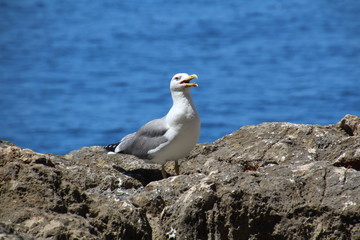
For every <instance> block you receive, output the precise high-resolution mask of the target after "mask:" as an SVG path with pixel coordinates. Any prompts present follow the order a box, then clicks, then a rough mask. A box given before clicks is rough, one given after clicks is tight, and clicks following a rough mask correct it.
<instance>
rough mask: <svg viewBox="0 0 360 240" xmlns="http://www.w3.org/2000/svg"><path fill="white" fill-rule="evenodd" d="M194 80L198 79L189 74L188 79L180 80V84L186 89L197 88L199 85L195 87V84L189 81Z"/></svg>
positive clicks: (194, 75)
mask: <svg viewBox="0 0 360 240" xmlns="http://www.w3.org/2000/svg"><path fill="white" fill-rule="evenodd" d="M194 78H196V79H198V76H197V75H196V74H191V75H189V77H188V78H187V79H185V80H182V81H181V82H180V84H183V83H184V84H185V85H186V86H187V87H198V86H199V85H197V83H191V82H190V81H191V80H193V79H194Z"/></svg>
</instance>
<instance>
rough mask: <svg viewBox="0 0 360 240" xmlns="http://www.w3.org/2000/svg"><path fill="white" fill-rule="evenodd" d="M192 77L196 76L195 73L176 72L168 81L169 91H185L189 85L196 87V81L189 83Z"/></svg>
mask: <svg viewBox="0 0 360 240" xmlns="http://www.w3.org/2000/svg"><path fill="white" fill-rule="evenodd" d="M194 78H198V76H197V75H196V74H192V75H188V74H187V73H177V74H175V75H174V76H173V77H172V79H171V81H170V89H171V91H181V92H183V91H185V90H188V89H190V88H191V87H197V86H198V85H197V84H196V83H191V82H190V81H191V80H192V79H194Z"/></svg>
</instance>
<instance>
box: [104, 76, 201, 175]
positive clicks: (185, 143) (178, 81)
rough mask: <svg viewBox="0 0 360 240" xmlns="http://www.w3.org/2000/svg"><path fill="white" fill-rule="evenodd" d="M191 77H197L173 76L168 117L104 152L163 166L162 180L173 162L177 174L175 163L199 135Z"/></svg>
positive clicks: (125, 138) (192, 77) (198, 122)
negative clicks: (168, 164) (128, 156)
mask: <svg viewBox="0 0 360 240" xmlns="http://www.w3.org/2000/svg"><path fill="white" fill-rule="evenodd" d="M194 78H197V75H195V74H193V75H188V74H186V73H178V74H176V75H175V76H174V77H173V78H172V79H171V81H170V91H171V96H172V100H173V106H172V107H171V109H170V110H169V112H168V114H166V115H165V116H164V117H162V118H160V119H155V120H152V121H150V122H148V123H147V124H145V125H144V126H142V127H141V128H140V129H139V130H138V131H137V132H135V133H132V134H129V135H127V136H125V137H124V138H123V139H122V140H121V141H120V142H119V143H116V144H110V145H108V146H106V147H105V149H107V150H108V151H110V152H113V153H125V154H131V155H134V156H137V157H138V158H141V159H143V160H145V161H146V162H148V163H159V164H162V173H163V176H164V177H165V176H166V172H165V170H164V164H165V163H166V162H167V161H175V171H176V173H177V174H179V167H178V164H177V160H178V159H180V158H182V157H185V156H186V155H188V154H189V153H190V151H191V150H192V149H193V148H194V146H195V145H196V143H197V141H198V139H199V136H200V118H199V115H198V112H197V110H196V108H195V105H194V102H193V100H192V98H191V95H190V89H191V87H197V86H198V85H197V84H196V83H190V81H191V80H192V79H194ZM110 152H109V153H110Z"/></svg>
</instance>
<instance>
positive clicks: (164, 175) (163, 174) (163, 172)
mask: <svg viewBox="0 0 360 240" xmlns="http://www.w3.org/2000/svg"><path fill="white" fill-rule="evenodd" d="M164 166H165V164H163V165H161V174H162V176H163V178H166V177H167V173H166V171H165V167H164Z"/></svg>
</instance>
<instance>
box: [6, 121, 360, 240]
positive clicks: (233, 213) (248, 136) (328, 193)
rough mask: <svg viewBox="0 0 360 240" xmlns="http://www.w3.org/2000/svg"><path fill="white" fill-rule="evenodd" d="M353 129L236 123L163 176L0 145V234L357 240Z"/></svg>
mask: <svg viewBox="0 0 360 240" xmlns="http://www.w3.org/2000/svg"><path fill="white" fill-rule="evenodd" d="M359 125H360V120H359V118H357V117H355V116H350V115H347V116H345V118H344V119H342V120H341V121H340V122H339V123H337V124H335V125H330V126H326V127H325V126H317V125H299V124H291V123H264V124H260V125H256V126H245V127H243V128H241V129H240V130H239V131H237V132H234V133H232V134H230V135H227V136H225V137H223V138H221V139H219V140H218V141H216V142H214V143H206V144H199V145H197V146H196V148H195V149H194V151H193V152H192V153H191V155H190V156H189V157H188V158H187V159H184V160H183V161H182V163H181V168H180V175H179V176H173V177H169V178H167V179H161V172H160V167H159V166H157V165H149V164H145V163H143V162H142V161H140V160H137V159H136V158H134V157H132V156H127V155H121V154H118V155H107V154H106V153H105V152H104V150H103V149H102V148H100V147H89V148H82V149H79V150H76V151H73V152H70V153H69V154H67V155H65V156H56V155H52V154H40V153H35V152H33V151H31V150H29V149H20V148H18V147H17V146H15V145H13V144H11V143H8V142H4V141H2V142H1V143H0V181H1V185H0V195H1V197H0V239H360V184H359V183H360V171H359V170H360V136H359V133H358V131H359V129H360V127H359ZM185 160H186V161H185ZM167 170H168V172H170V173H172V174H173V173H174V170H173V164H172V163H168V164H167Z"/></svg>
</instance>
